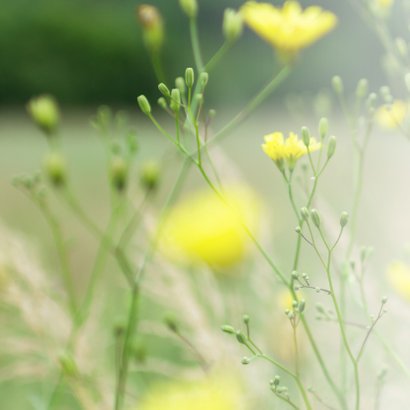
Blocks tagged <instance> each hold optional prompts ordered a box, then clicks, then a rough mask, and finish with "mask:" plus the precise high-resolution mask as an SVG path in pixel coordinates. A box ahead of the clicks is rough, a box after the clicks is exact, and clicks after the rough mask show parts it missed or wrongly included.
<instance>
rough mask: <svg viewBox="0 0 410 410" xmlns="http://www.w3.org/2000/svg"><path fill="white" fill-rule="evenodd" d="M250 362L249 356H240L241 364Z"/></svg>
mask: <svg viewBox="0 0 410 410" xmlns="http://www.w3.org/2000/svg"><path fill="white" fill-rule="evenodd" d="M250 362H251V359H250V358H249V357H246V356H245V357H243V358H242V360H241V363H242V364H243V365H247V364H249V363H250Z"/></svg>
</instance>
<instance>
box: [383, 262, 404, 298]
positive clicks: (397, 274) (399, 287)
mask: <svg viewBox="0 0 410 410" xmlns="http://www.w3.org/2000/svg"><path fill="white" fill-rule="evenodd" d="M387 277H388V279H389V281H390V284H391V286H392V287H393V289H394V290H395V291H396V292H397V294H399V295H400V296H401V297H402V298H404V299H406V300H407V301H410V266H408V265H406V264H404V263H403V262H400V261H396V262H393V263H392V264H391V265H390V266H389V268H388V270H387Z"/></svg>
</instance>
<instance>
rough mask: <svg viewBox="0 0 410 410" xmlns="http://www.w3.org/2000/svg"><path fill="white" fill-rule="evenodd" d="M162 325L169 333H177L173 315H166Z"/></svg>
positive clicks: (176, 324)
mask: <svg viewBox="0 0 410 410" xmlns="http://www.w3.org/2000/svg"><path fill="white" fill-rule="evenodd" d="M164 323H165V325H166V326H167V327H168V329H169V330H170V331H171V332H174V333H176V332H178V323H177V320H176V318H175V317H174V315H172V314H168V315H166V316H165V317H164Z"/></svg>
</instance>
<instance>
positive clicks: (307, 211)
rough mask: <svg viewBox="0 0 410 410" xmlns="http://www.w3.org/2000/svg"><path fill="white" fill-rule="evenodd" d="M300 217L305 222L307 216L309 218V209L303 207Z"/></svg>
mask: <svg viewBox="0 0 410 410" xmlns="http://www.w3.org/2000/svg"><path fill="white" fill-rule="evenodd" d="M300 215H301V216H302V218H303V219H304V220H305V221H306V220H307V219H309V216H310V213H309V209H307V208H306V207H305V206H304V207H303V208H301V209H300Z"/></svg>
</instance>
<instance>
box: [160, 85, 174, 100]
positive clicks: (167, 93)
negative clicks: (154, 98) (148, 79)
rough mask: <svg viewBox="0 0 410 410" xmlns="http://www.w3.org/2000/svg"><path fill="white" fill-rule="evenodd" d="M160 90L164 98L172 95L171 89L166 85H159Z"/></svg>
mask: <svg viewBox="0 0 410 410" xmlns="http://www.w3.org/2000/svg"><path fill="white" fill-rule="evenodd" d="M158 90H159V92H160V93H161V94H162V95H163V96H164V97H169V96H170V95H171V93H170V91H169V88H168V87H167V86H166V85H165V84H164V83H159V84H158Z"/></svg>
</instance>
